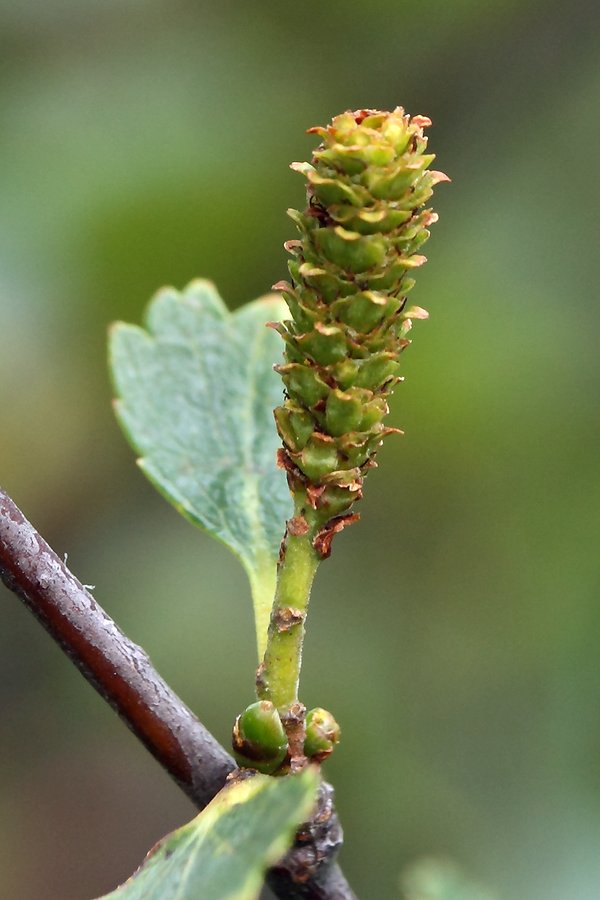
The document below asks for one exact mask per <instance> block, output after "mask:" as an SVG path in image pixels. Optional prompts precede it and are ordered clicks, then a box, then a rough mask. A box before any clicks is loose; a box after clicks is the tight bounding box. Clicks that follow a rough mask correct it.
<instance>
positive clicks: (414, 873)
mask: <svg viewBox="0 0 600 900" xmlns="http://www.w3.org/2000/svg"><path fill="white" fill-rule="evenodd" d="M402 888H403V893H402V897H403V898H404V900H495V897H494V896H493V895H492V894H491V893H489V892H488V890H487V889H486V888H485V887H483V886H482V885H479V884H476V883H475V882H473V881H471V880H470V879H469V878H467V876H466V875H465V874H464V873H463V872H462V870H461V869H460V868H459V867H458V866H457V865H456V864H455V863H453V862H451V861H450V860H444V859H428V858H425V859H420V860H418V861H417V862H416V863H414V864H413V865H412V866H410V867H409V868H408V869H407V870H406V872H405V873H404V875H403V877H402Z"/></svg>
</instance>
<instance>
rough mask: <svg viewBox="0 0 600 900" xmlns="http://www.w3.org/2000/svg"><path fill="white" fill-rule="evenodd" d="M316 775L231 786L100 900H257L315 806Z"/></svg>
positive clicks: (255, 778)
mask: <svg viewBox="0 0 600 900" xmlns="http://www.w3.org/2000/svg"><path fill="white" fill-rule="evenodd" d="M317 783H318V776H317V773H316V769H313V768H308V769H305V770H304V771H303V772H302V773H301V774H300V775H289V776H286V777H285V778H270V777H269V776H267V775H255V776H253V777H251V778H247V779H246V780H245V781H240V782H237V783H234V784H232V785H229V786H226V787H225V788H223V790H222V791H220V792H219V794H217V796H216V797H215V798H214V800H213V801H212V802H211V803H209V805H208V806H207V807H206V808H205V809H204V810H203V811H202V812H201V813H200V815H198V816H196V818H195V819H193V820H192V821H191V822H190V823H189V824H187V825H184V826H183V828H179V829H177V831H174V832H172V833H171V834H170V835H167V837H165V838H163V839H162V841H159V843H158V844H157V845H156V846H155V847H154V848H153V849H152V850H151V851H150V853H149V854H148V856H147V857H146V860H145V861H144V863H143V864H142V865H141V867H140V868H139V869H138V871H137V872H135V873H134V874H133V875H132V876H131V878H129V879H128V880H127V881H126V882H125V884H123V885H121V887H119V888H117V890H116V891H113V892H112V893H110V894H107V895H106V897H105V898H103V900H108V898H111V900H198V898H200V897H201V898H202V900H255V898H257V897H258V895H259V894H260V891H261V887H262V883H263V878H264V873H265V871H266V869H267V868H268V867H269V866H270V865H272V864H273V863H275V862H277V860H278V859H280V858H281V857H282V856H283V855H284V853H285V852H286V851H287V850H288V848H289V847H290V846H291V843H292V840H293V836H294V833H295V831H296V830H297V828H298V826H299V825H300V824H301V823H302V822H305V821H306V820H307V819H308V818H309V816H310V813H311V810H312V807H313V806H314V802H315V797H316V789H317Z"/></svg>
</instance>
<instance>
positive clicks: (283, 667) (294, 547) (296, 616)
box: [257, 497, 320, 718]
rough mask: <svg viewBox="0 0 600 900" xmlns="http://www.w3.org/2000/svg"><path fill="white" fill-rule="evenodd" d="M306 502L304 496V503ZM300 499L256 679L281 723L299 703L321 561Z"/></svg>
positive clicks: (311, 514) (259, 691)
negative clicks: (310, 605) (305, 644)
mask: <svg viewBox="0 0 600 900" xmlns="http://www.w3.org/2000/svg"><path fill="white" fill-rule="evenodd" d="M301 500H302V501H305V497H302V498H301ZM301 500H299V499H297V502H296V515H295V516H294V518H293V519H290V521H289V522H288V530H287V533H286V537H285V540H284V545H283V552H282V558H281V562H280V564H279V570H278V573H277V589H276V591H275V600H274V602H273V608H272V610H271V619H270V623H269V630H268V635H267V647H266V650H265V655H264V659H263V662H262V664H261V665H260V666H259V670H258V674H257V694H258V698H259V699H260V700H270V701H271V703H273V704H274V706H276V707H277V709H278V711H279V713H280V715H281V716H282V718H285V716H286V715H287V714H288V713H289V712H290V709H291V708H292V706H293V705H294V704H297V703H298V682H299V679H300V667H301V665H302V645H303V642H304V627H305V620H306V613H307V609H308V601H309V599H310V589H311V586H312V582H313V579H314V576H315V572H316V570H317V566H318V565H319V562H320V556H319V554H318V553H317V551H316V550H315V549H314V547H313V538H314V536H315V534H316V531H317V529H318V522H317V521H316V520H315V515H314V511H313V510H310V509H309V510H307V509H306V506H305V503H303V502H301Z"/></svg>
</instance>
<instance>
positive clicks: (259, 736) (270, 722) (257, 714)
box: [232, 700, 288, 775]
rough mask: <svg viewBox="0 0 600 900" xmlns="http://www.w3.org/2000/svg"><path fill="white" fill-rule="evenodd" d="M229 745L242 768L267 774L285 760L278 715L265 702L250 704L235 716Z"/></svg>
mask: <svg viewBox="0 0 600 900" xmlns="http://www.w3.org/2000/svg"><path fill="white" fill-rule="evenodd" d="M232 746H233V752H234V755H235V758H236V761H237V762H238V764H239V765H240V766H241V767H242V768H251V769H257V770H258V771H259V772H262V773H263V774H265V775H270V774H272V773H273V772H275V771H276V769H278V768H279V766H280V765H281V763H282V762H283V760H284V759H285V756H286V753H287V749H288V742H287V737H286V733H285V731H284V728H283V725H282V723H281V719H280V717H279V713H278V712H277V710H276V708H275V706H274V705H273V704H272V703H271V702H270V701H269V700H259V701H258V702H256V703H252V704H251V705H250V706H249V707H248V708H247V709H246V710H244V712H243V713H242V714H241V715H239V716H238V717H237V719H236V720H235V725H234V726H233V735H232Z"/></svg>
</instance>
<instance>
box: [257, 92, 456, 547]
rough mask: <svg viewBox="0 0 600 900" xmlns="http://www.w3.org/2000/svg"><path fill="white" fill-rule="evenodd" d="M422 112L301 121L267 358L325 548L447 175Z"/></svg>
mask: <svg viewBox="0 0 600 900" xmlns="http://www.w3.org/2000/svg"><path fill="white" fill-rule="evenodd" d="M430 124H431V122H430V120H429V119H428V118H426V117H425V116H413V117H412V118H411V117H410V116H408V115H407V114H405V112H404V110H403V109H402V107H397V108H396V109H395V110H394V111H393V112H380V111H377V110H369V109H361V110H357V111H355V112H346V113H343V114H342V115H339V116H336V117H335V118H334V119H333V121H332V122H331V124H330V125H328V126H327V127H324V128H323V127H317V128H311V129H309V133H312V134H317V135H319V137H320V138H321V140H322V143H321V145H320V146H319V147H318V148H317V150H316V151H315V152H314V154H313V159H312V162H311V163H293V164H292V168H293V169H294V170H295V171H297V172H300V173H301V174H302V175H303V176H304V177H305V178H306V180H307V200H308V204H307V207H306V209H305V210H304V212H298V211H297V210H289V215H290V217H291V218H292V219H293V221H294V222H295V224H296V226H297V228H298V231H299V232H300V239H299V240H292V241H288V242H287V243H286V245H285V246H286V249H287V250H288V251H289V252H290V253H291V255H292V257H293V258H292V260H291V261H290V263H289V271H290V275H291V283H288V282H279V283H278V284H277V285H275V286H274V287H275V289H277V290H280V291H282V293H283V296H284V298H285V300H286V302H287V305H288V307H289V311H290V315H291V319H290V320H288V321H285V322H282V323H278V324H276V325H275V326H274V327H275V328H277V330H278V331H279V333H280V334H281V336H282V337H283V339H284V341H285V362H284V364H283V365H280V366H277V367H276V368H277V371H278V372H279V373H280V375H281V377H282V379H283V382H284V385H285V393H286V399H285V402H284V403H283V405H282V406H280V407H278V408H277V409H276V410H275V419H276V423H277V429H278V431H279V434H280V436H281V439H282V441H283V449H282V450H281V451H280V457H279V461H280V464H281V465H282V466H283V467H284V468H285V469H286V471H287V476H288V482H289V486H290V490H291V491H292V494H293V495H294V499H295V502H296V509H297V510H305V511H306V512H307V515H306V517H307V519H309V521H310V523H311V531H312V532H313V533H314V546H315V549H317V550H318V552H319V554H320V555H321V556H322V557H324V556H327V555H328V554H329V549H330V544H331V539H332V537H333V535H334V534H335V532H336V531H339V530H341V528H342V527H343V526H344V525H345V524H348V523H349V522H350V521H354V519H355V518H358V517H357V516H355V515H351V514H350V509H351V507H352V505H353V503H354V502H355V501H356V500H358V499H360V497H361V495H362V486H363V480H364V477H365V474H366V473H367V471H368V470H369V468H371V467H372V466H374V465H375V464H376V463H375V456H376V453H377V450H378V449H379V447H380V446H381V443H382V441H383V439H384V438H385V437H386V436H387V435H388V434H391V433H392V432H394V431H396V429H393V428H389V427H387V426H386V425H385V424H384V418H385V416H386V414H387V413H388V403H387V398H388V396H389V395H390V393H391V391H392V390H393V388H394V386H395V384H396V383H397V382H398V381H399V380H400V376H399V369H400V366H399V361H398V358H399V356H400V353H401V352H402V351H403V350H404V349H405V348H406V347H407V346H408V345H409V343H410V341H409V340H408V333H409V331H410V328H411V326H412V320H413V319H423V318H426V317H427V313H426V312H425V310H423V309H421V308H420V307H418V306H414V307H411V308H407V306H406V299H407V294H408V292H409V291H410V289H411V288H412V287H413V284H414V279H413V278H412V277H411V275H412V272H413V270H414V269H416V268H418V267H419V266H421V265H422V264H423V263H424V262H425V261H426V258H425V257H424V256H423V255H422V254H421V248H422V246H423V244H424V243H425V241H426V240H427V238H428V237H429V230H428V228H429V226H430V225H432V224H433V223H434V222H435V221H436V220H437V215H436V213H434V212H433V210H431V209H429V208H426V207H425V204H426V203H427V201H428V200H429V198H430V197H431V194H432V192H433V187H434V185H435V184H436V183H438V182H440V181H447V180H449V179H448V178H447V176H446V175H444V174H443V173H441V172H436V171H432V170H430V169H429V168H428V167H429V166H430V164H431V163H432V162H433V160H434V156H433V155H432V154H428V153H427V152H426V149H427V138H426V137H425V136H424V134H423V130H424V128H426V127H427V126H428V125H430Z"/></svg>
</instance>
